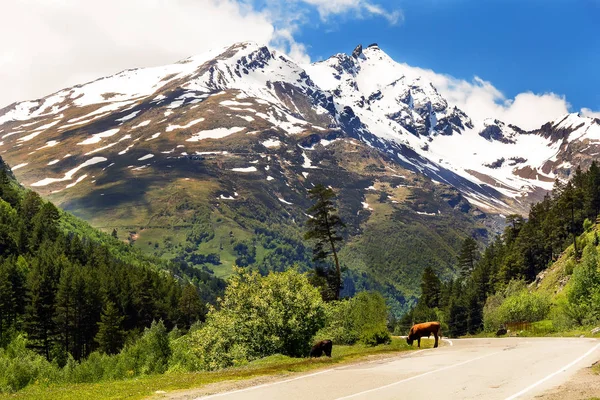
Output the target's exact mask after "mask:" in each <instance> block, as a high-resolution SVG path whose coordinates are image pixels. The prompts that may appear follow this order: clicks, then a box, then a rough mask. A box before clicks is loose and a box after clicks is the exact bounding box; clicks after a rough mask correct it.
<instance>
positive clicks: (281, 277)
mask: <svg viewBox="0 0 600 400" xmlns="http://www.w3.org/2000/svg"><path fill="white" fill-rule="evenodd" d="M324 322H325V310H324V305H323V300H322V299H321V296H320V294H319V291H318V290H317V289H316V288H314V287H313V286H312V285H311V284H310V283H309V282H308V279H307V278H306V276H305V275H303V274H300V273H298V272H296V271H294V270H289V271H286V272H281V273H270V274H269V275H267V276H266V277H262V276H261V275H260V274H259V273H258V272H256V271H254V272H249V271H245V270H243V269H239V268H238V269H236V274H235V275H234V276H233V277H232V278H230V280H229V285H228V286H227V289H226V290H225V296H224V298H223V299H222V300H220V301H219V308H218V309H216V308H212V309H211V310H210V311H209V314H208V316H207V319H206V323H205V325H204V326H203V327H202V328H200V329H199V330H197V331H195V332H193V333H192V334H191V338H190V344H191V346H192V350H190V351H191V352H193V355H189V357H187V358H186V361H185V362H184V363H179V364H175V365H172V368H173V369H181V368H183V369H186V368H190V367H193V368H196V367H200V369H208V370H213V369H217V368H223V367H227V366H231V365H240V364H244V363H246V362H248V361H251V360H254V359H257V358H261V357H265V356H269V355H273V354H283V355H287V356H292V357H298V356H306V355H308V353H309V350H310V346H311V343H312V339H313V337H314V336H315V333H316V332H317V331H318V330H319V329H320V328H322V327H323V326H324ZM183 352H184V349H182V348H181V347H179V345H178V346H177V353H178V354H181V353H183ZM193 356H195V357H196V358H197V360H198V361H197V362H191V360H190V358H191V357H193Z"/></svg>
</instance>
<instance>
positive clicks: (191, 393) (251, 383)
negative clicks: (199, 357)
mask: <svg viewBox="0 0 600 400" xmlns="http://www.w3.org/2000/svg"><path fill="white" fill-rule="evenodd" d="M425 350H428V349H421V350H417V349H415V350H414V351H401V352H386V353H380V354H370V355H365V356H364V357H360V358H354V359H350V360H348V361H342V362H340V363H336V364H323V367H322V368H316V369H311V370H310V371H306V372H292V371H289V372H283V373H277V374H271V375H261V376H258V377H254V378H249V379H240V380H227V381H221V382H216V383H211V384H207V385H203V386H201V387H197V388H193V389H184V390H177V391H172V392H168V393H157V394H155V395H154V396H152V397H150V398H149V399H152V400H193V399H197V398H199V397H202V396H210V395H214V394H218V393H225V392H232V391H237V390H244V389H249V388H252V387H256V386H260V385H270V384H277V383H283V382H285V381H287V380H290V379H302V378H303V377H309V376H313V375H316V374H321V373H323V372H327V371H330V370H332V369H338V368H347V367H351V366H358V365H361V364H369V363H374V362H383V361H386V360H393V359H398V358H405V357H411V356H413V355H415V354H419V353H421V352H423V351H425ZM316 362H318V361H316Z"/></svg>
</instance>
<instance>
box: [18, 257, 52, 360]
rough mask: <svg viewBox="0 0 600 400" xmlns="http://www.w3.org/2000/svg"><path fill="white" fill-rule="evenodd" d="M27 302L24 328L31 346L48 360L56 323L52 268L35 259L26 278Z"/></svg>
mask: <svg viewBox="0 0 600 400" xmlns="http://www.w3.org/2000/svg"><path fill="white" fill-rule="evenodd" d="M27 287H28V291H29V302H28V304H27V306H26V309H25V312H26V314H25V329H26V331H27V333H28V338H29V341H30V343H31V345H32V347H33V348H35V349H37V350H39V351H40V353H42V354H43V355H44V356H45V357H46V359H48V360H50V349H51V346H52V341H53V340H54V335H55V334H56V324H55V323H54V309H55V293H56V291H55V277H54V273H53V271H52V268H51V267H50V266H49V265H44V264H42V263H41V262H40V261H38V260H36V262H35V263H34V264H33V266H32V269H31V272H30V274H29V277H28V279H27Z"/></svg>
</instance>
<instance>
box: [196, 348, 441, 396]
mask: <svg viewBox="0 0 600 400" xmlns="http://www.w3.org/2000/svg"><path fill="white" fill-rule="evenodd" d="M427 350H431V349H423V350H417V351H410V352H408V354H407V356H412V355H414V354H418V353H422V352H424V351H427ZM396 358H397V357H389V358H386V359H383V360H374V361H369V362H368V363H367V364H372V363H376V362H385V361H389V360H392V359H396ZM401 358H406V357H401ZM349 367H351V366H349ZM344 368H346V367H341V368H330V369H326V370H324V371H319V372H315V373H312V374H307V375H302V376H297V377H295V378H291V379H286V380H283V381H278V382H272V383H263V384H262V385H257V386H251V387H247V388H244V389H239V390H233V391H230V392H223V393H215V394H211V395H208V396H203V397H197V398H195V399H194V400H201V399H202V400H203V399H212V398H215V397H221V396H227V395H230V394H235V393H241V392H248V391H250V390H254V389H261V388H265V387H269V386H275V385H280V384H282V383H287V382H293V381H297V380H299V379H304V378H310V377H312V376H316V375H321V374H324V373H327V372H332V371H336V370H343V369H344Z"/></svg>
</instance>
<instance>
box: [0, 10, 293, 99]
mask: <svg viewBox="0 0 600 400" xmlns="http://www.w3.org/2000/svg"><path fill="white" fill-rule="evenodd" d="M0 14H1V15H2V24H0V37H3V38H5V39H6V40H4V41H3V42H2V52H0V71H2V73H1V74H0V75H1V77H0V87H2V91H0V108H1V107H3V106H4V105H7V104H9V103H11V102H13V101H17V100H26V99H31V98H37V97H41V96H44V95H47V94H49V93H51V92H53V91H56V90H60V89H62V88H64V87H68V86H71V85H74V84H78V83H82V82H86V81H88V80H92V79H96V78H98V77H101V76H105V75H108V74H112V73H115V72H118V71H120V70H122V69H127V68H133V67H139V66H152V65H162V64H167V63H171V62H175V61H177V60H179V59H182V58H186V57H188V56H191V55H194V54H199V53H202V52H205V51H207V50H209V49H211V48H215V47H220V46H226V45H229V44H232V43H234V42H239V41H248V40H251V41H256V42H258V43H269V42H270V41H271V40H272V39H273V38H275V37H276V36H277V32H276V29H275V27H274V24H273V21H272V20H271V19H270V17H269V15H268V14H267V13H266V12H262V11H256V10H254V9H253V8H252V7H251V6H250V5H248V4H246V3H239V2H237V1H235V0H199V1H198V0H171V1H162V0H104V1H102V2H99V3H96V5H95V6H94V5H92V3H90V2H88V1H81V0H60V1H47V0H15V1H5V2H1V5H0ZM279 44H280V46H279V47H283V48H285V49H288V48H291V49H292V50H293V51H294V52H295V53H297V54H300V53H301V50H302V47H301V46H300V45H298V44H296V43H295V42H294V40H293V37H292V36H291V35H287V36H284V37H283V38H280V39H279Z"/></svg>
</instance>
